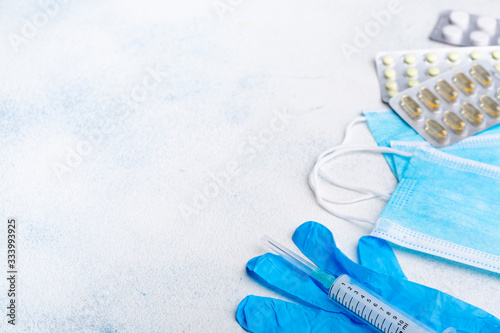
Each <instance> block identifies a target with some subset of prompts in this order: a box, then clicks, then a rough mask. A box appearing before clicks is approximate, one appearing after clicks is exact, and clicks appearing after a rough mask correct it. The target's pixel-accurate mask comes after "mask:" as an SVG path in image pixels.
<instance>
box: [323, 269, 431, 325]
mask: <svg viewBox="0 0 500 333" xmlns="http://www.w3.org/2000/svg"><path fill="white" fill-rule="evenodd" d="M328 296H329V297H330V298H331V299H332V300H334V301H335V302H337V303H340V304H341V305H342V306H344V307H345V308H346V309H348V310H349V311H351V312H352V313H354V314H355V315H356V316H358V317H360V318H361V319H363V320H365V321H366V322H368V323H369V324H370V325H372V326H374V327H376V328H378V329H379V330H381V331H382V332H384V333H437V332H436V331H434V330H432V329H430V328H429V327H427V326H426V325H424V324H422V323H420V322H418V321H417V320H416V319H414V318H412V317H410V316H409V315H407V314H405V313H404V312H402V311H401V310H398V309H396V308H395V307H394V306H391V305H389V304H387V303H386V302H384V301H383V300H382V298H381V297H380V296H378V295H376V294H375V293H373V292H371V291H368V290H367V289H366V288H364V287H363V286H362V285H361V284H360V283H357V282H356V281H354V280H352V279H351V278H350V277H349V276H347V275H341V276H339V277H338V278H337V279H336V280H335V281H334V283H333V284H332V286H331V287H330V291H329V293H328Z"/></svg>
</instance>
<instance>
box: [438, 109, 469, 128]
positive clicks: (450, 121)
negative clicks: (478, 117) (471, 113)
mask: <svg viewBox="0 0 500 333" xmlns="http://www.w3.org/2000/svg"><path fill="white" fill-rule="evenodd" d="M443 121H444V123H445V124H446V125H447V126H448V127H449V128H450V129H451V130H452V131H453V132H454V133H456V134H460V133H462V132H463V131H464V129H465V121H463V120H462V119H461V118H460V117H459V116H457V115H456V114H454V113H453V112H451V111H446V112H445V113H444V117H443Z"/></svg>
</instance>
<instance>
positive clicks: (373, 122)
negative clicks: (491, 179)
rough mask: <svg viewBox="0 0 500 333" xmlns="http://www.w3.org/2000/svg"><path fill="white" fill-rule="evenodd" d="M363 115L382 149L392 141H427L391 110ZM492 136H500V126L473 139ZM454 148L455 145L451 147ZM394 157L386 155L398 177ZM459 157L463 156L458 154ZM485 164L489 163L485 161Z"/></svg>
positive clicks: (366, 111)
mask: <svg viewBox="0 0 500 333" xmlns="http://www.w3.org/2000/svg"><path fill="white" fill-rule="evenodd" d="M363 115H364V116H365V118H366V123H367V125H368V128H369V129H370V132H371V133H372V135H373V138H374V139H375V141H376V142H377V145H379V146H380V147H391V141H399V142H422V143H423V142H425V140H424V139H423V138H422V137H421V136H420V135H419V134H418V133H417V132H415V131H414V130H413V129H412V128H411V127H410V126H409V125H408V124H406V122H405V121H404V120H402V119H401V118H400V117H399V116H398V115H397V114H396V113H395V112H394V111H392V110H391V109H378V110H365V111H363ZM492 134H500V125H497V126H494V127H491V128H489V129H488V130H486V131H484V132H481V133H479V134H477V135H475V136H473V137H471V138H475V137H481V136H484V135H492ZM453 146H454V145H452V146H450V147H453ZM450 151H451V150H450ZM455 152H456V150H453V151H452V152H451V154H454V153H455ZM393 156H394V155H391V154H384V157H385V159H386V161H387V164H389V167H390V168H391V170H392V171H393V172H394V174H395V175H396V177H397V176H398V173H397V170H396V165H395V162H394V157H393ZM457 156H461V155H460V154H457ZM479 161H481V160H479ZM485 163H488V162H486V161H485Z"/></svg>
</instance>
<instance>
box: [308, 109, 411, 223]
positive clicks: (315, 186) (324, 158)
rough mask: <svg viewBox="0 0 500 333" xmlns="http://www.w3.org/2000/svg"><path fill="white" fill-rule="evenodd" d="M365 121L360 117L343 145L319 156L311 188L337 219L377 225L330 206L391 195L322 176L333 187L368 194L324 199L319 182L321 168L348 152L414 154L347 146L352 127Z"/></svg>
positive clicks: (350, 127) (310, 184)
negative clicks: (344, 198)
mask: <svg viewBox="0 0 500 333" xmlns="http://www.w3.org/2000/svg"><path fill="white" fill-rule="evenodd" d="M365 120H366V118H365V117H358V118H356V119H354V120H353V121H352V122H351V123H350V124H349V125H348V126H347V127H346V133H345V135H344V139H343V140H342V143H341V144H339V145H337V146H335V147H332V148H330V149H328V150H326V151H324V152H323V153H321V154H320V155H319V156H318V158H317V160H316V163H315V165H314V167H313V169H312V171H311V173H310V175H309V186H310V188H311V190H312V191H313V193H314V194H315V196H316V200H317V201H318V204H319V205H320V206H321V207H323V208H324V209H325V210H326V211H328V212H329V213H331V214H332V215H334V216H337V217H339V218H342V219H346V220H353V221H358V222H363V223H369V224H375V222H374V221H371V220H367V219H364V218H360V217H356V216H350V215H346V214H342V213H340V212H338V211H336V210H335V209H333V208H332V207H330V204H332V203H335V204H349V203H355V202H359V201H363V200H368V199H372V198H375V197H379V196H382V197H389V196H390V193H386V192H379V191H374V190H372V189H367V188H363V187H356V186H351V185H346V184H342V183H339V182H338V181H335V180H333V179H331V177H323V175H321V176H322V178H323V179H325V180H327V181H328V182H329V183H331V184H332V185H336V186H339V187H342V188H346V189H350V190H354V191H357V192H361V193H367V195H365V196H361V197H358V198H357V199H354V200H350V201H340V200H334V199H329V198H324V197H323V196H322V194H321V188H320V187H319V182H318V178H319V175H320V170H321V166H322V165H324V164H325V163H326V162H328V161H331V160H332V159H334V158H335V157H338V156H339V155H341V154H344V153H347V152H354V151H368V152H380V153H391V154H397V155H402V156H407V157H409V156H411V155H412V153H407V152H402V151H400V150H396V149H392V148H387V147H378V146H375V147H374V146H366V145H347V144H345V142H346V141H347V138H348V137H349V134H350V131H351V129H352V127H353V126H354V125H355V124H357V123H360V122H363V121H365ZM321 174H322V173H321Z"/></svg>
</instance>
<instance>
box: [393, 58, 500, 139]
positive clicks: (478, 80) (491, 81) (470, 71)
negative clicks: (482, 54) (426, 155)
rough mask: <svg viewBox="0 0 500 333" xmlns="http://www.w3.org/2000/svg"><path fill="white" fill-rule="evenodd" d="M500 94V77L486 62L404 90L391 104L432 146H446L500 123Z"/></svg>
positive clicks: (462, 67) (471, 65)
mask: <svg viewBox="0 0 500 333" xmlns="http://www.w3.org/2000/svg"><path fill="white" fill-rule="evenodd" d="M499 93H500V74H499V73H498V72H497V71H496V70H495V68H494V66H492V65H491V64H490V63H489V62H488V61H484V60H483V61H475V62H472V63H467V64H463V65H461V66H458V67H457V68H455V69H453V70H450V71H448V72H445V73H442V74H440V75H438V76H436V77H435V78H432V79H429V80H427V81H424V82H422V83H420V84H418V85H416V86H414V87H412V88H409V89H407V90H405V91H402V92H401V93H399V94H398V95H396V96H394V97H392V98H391V99H390V101H389V105H390V106H391V108H392V109H393V110H394V111H396V113H397V114H398V115H399V116H400V117H401V118H403V119H404V120H405V121H406V122H407V123H408V124H409V125H410V126H411V127H413V129H414V130H415V131H417V132H418V133H419V134H420V135H421V136H422V137H423V138H425V139H426V140H427V141H428V142H429V143H430V144H432V145H433V146H436V147H444V146H448V145H451V144H453V143H455V142H457V141H460V140H463V139H465V138H467V137H469V136H471V135H474V134H476V133H479V132H481V131H483V130H485V129H488V128H490V127H491V126H494V125H496V124H498V123H500V104H499V103H500V101H499Z"/></svg>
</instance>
